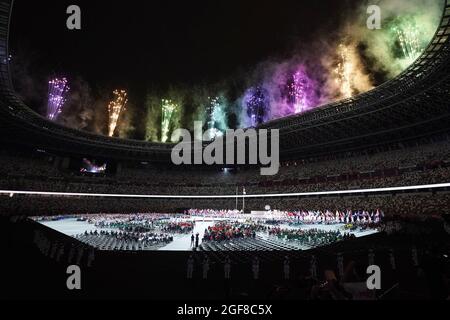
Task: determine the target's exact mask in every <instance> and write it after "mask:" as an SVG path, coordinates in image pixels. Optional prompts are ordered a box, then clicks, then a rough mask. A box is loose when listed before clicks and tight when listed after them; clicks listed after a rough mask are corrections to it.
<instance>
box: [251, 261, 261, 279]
mask: <svg viewBox="0 0 450 320" xmlns="http://www.w3.org/2000/svg"><path fill="white" fill-rule="evenodd" d="M252 272H253V280H258V279H259V259H258V257H255V258H254V259H253V263H252Z"/></svg>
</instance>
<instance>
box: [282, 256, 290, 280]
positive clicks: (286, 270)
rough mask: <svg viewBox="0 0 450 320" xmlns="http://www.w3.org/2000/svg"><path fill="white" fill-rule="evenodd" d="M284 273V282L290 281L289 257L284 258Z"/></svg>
mask: <svg viewBox="0 0 450 320" xmlns="http://www.w3.org/2000/svg"><path fill="white" fill-rule="evenodd" d="M283 271H284V280H289V279H290V277H291V267H290V262H289V257H288V256H286V257H285V258H284V263H283Z"/></svg>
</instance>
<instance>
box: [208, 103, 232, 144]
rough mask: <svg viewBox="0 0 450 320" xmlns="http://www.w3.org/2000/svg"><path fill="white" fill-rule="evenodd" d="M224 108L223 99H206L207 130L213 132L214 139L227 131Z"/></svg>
mask: <svg viewBox="0 0 450 320" xmlns="http://www.w3.org/2000/svg"><path fill="white" fill-rule="evenodd" d="M226 107H227V106H226V101H225V98H224V97H214V98H211V97H209V98H208V106H207V117H208V119H207V120H208V129H211V130H214V131H215V134H214V137H216V136H220V135H222V133H223V132H224V131H225V130H227V129H228V126H227V121H226V118H227V115H226ZM214 137H212V138H214Z"/></svg>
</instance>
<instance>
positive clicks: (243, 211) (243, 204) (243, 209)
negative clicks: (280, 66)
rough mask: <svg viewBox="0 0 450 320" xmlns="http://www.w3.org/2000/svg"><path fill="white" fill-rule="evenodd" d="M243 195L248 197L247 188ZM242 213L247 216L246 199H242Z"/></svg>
mask: <svg viewBox="0 0 450 320" xmlns="http://www.w3.org/2000/svg"><path fill="white" fill-rule="evenodd" d="M243 195H244V196H245V195H247V192H245V187H244V192H243ZM242 213H243V214H245V197H242Z"/></svg>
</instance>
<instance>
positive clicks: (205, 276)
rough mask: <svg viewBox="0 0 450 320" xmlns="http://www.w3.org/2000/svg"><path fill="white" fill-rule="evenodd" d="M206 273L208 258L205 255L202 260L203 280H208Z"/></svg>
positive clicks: (207, 270)
mask: <svg viewBox="0 0 450 320" xmlns="http://www.w3.org/2000/svg"><path fill="white" fill-rule="evenodd" d="M208 272H209V258H208V256H206V255H205V258H204V259H203V280H207V279H208Z"/></svg>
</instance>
